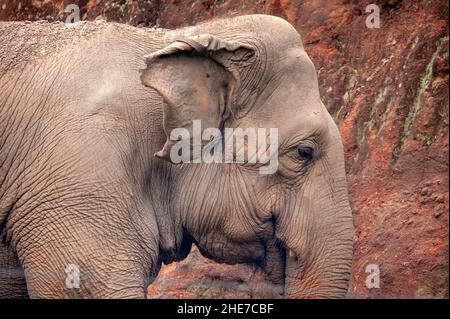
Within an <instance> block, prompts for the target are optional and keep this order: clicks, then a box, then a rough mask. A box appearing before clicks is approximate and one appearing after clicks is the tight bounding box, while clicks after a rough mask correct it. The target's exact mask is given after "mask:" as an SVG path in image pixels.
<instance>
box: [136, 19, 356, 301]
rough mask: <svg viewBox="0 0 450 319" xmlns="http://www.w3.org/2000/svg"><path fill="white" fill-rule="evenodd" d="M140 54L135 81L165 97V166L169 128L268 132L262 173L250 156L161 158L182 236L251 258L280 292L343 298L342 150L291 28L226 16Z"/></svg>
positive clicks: (346, 229) (235, 257) (348, 230)
mask: <svg viewBox="0 0 450 319" xmlns="http://www.w3.org/2000/svg"><path fill="white" fill-rule="evenodd" d="M145 58H146V63H147V68H146V69H145V70H143V71H142V75H141V80H142V83H143V84H144V85H145V86H147V87H150V88H152V89H155V90H156V91H157V92H158V93H159V94H160V95H161V96H162V97H163V100H164V102H165V104H164V110H163V127H164V132H165V134H166V136H167V140H166V142H165V144H164V145H163V146H162V148H161V150H160V151H159V152H157V153H156V154H155V155H156V156H157V157H159V158H161V159H162V160H167V161H169V162H174V161H173V160H172V159H171V150H172V149H173V147H174V146H175V144H176V143H177V141H176V140H174V139H173V138H171V133H172V132H173V131H174V130H175V129H177V128H183V129H185V130H186V131H187V132H190V133H193V131H194V128H193V122H194V121H195V120H200V121H201V124H202V129H206V128H213V129H215V130H216V131H215V132H222V133H223V132H224V130H226V129H227V128H235V129H236V128H240V129H242V130H246V129H249V128H277V130H278V131H277V132H278V145H277V158H278V162H277V164H278V166H277V168H276V170H274V171H273V172H271V174H261V170H260V168H261V166H262V164H261V163H260V162H258V161H256V162H255V161H251V160H250V158H249V156H247V157H246V158H245V160H244V162H243V163H229V162H222V163H216V162H213V163H205V162H200V163H181V164H178V165H176V164H170V165H172V168H171V173H172V175H173V176H172V181H173V184H174V186H173V188H174V189H173V190H172V191H171V193H173V195H172V198H171V204H170V209H171V211H174V212H176V214H178V216H179V220H180V221H181V224H182V227H183V229H184V231H185V238H190V239H191V240H192V242H194V243H195V244H196V245H197V246H198V247H199V249H200V251H201V252H202V253H203V254H204V255H205V256H207V257H210V258H212V259H214V260H216V261H219V262H226V263H231V264H233V263H255V264H257V265H259V266H260V267H262V268H263V270H264V271H265V272H266V273H267V274H268V275H269V276H270V278H271V279H272V280H273V281H274V282H275V283H277V284H280V285H284V287H285V290H284V291H285V294H286V296H288V297H293V298H317V297H343V296H345V294H346V291H347V287H348V281H349V277H350V270H351V259H352V245H353V224H352V214H351V210H350V207H349V201H348V197H347V196H348V194H347V185H346V178H345V167H344V156H343V147H342V143H341V139H340V136H339V132H338V129H337V126H336V125H335V123H334V121H333V119H332V118H331V116H330V115H329V113H328V111H327V109H326V108H325V106H324V105H323V104H322V102H321V99H320V94H319V88H318V81H317V76H316V72H315V68H314V65H313V64H312V62H311V60H310V59H309V57H308V55H307V54H306V53H305V50H304V48H303V46H302V43H301V39H300V36H299V34H298V33H297V32H296V30H295V29H294V28H293V27H292V26H291V25H290V24H288V23H287V22H286V21H284V20H282V19H280V18H275V17H270V16H263V15H256V16H244V17H237V18H234V19H231V20H224V22H223V23H220V22H217V21H216V22H215V23H214V24H212V25H209V24H205V25H200V26H198V27H194V28H188V29H185V30H183V31H181V32H179V33H177V34H176V37H175V38H174V39H173V41H172V40H171V41H168V43H167V46H166V47H164V48H162V49H161V50H159V51H156V52H151V53H150V54H149V55H148V56H146V57H145ZM246 132H248V131H246ZM203 133H204V132H203ZM194 135H195V134H194ZM231 138H233V137H231ZM207 142H208V141H206V142H205V141H203V144H202V145H201V146H204V145H205V144H207ZM269 143H270V142H269ZM191 144H193V147H195V142H193V141H191ZM249 148H250V143H248V142H245V143H242V144H241V146H240V149H239V147H235V148H233V149H232V153H233V156H234V157H236V156H237V153H238V152H239V151H241V150H242V149H243V150H244V151H248V150H249ZM193 154H194V155H193V156H191V157H190V159H191V160H194V159H195V156H197V155H198V154H197V155H195V152H194V153H193Z"/></svg>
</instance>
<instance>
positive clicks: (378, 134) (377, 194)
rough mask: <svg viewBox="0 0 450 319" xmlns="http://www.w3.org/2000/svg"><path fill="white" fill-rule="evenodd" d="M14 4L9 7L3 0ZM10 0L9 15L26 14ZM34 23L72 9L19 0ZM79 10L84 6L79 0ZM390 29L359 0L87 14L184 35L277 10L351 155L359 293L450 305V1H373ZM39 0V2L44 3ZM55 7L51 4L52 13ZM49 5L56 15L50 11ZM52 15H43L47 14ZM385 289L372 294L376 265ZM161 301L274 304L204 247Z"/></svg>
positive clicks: (187, 2) (92, 8) (257, 284)
mask: <svg viewBox="0 0 450 319" xmlns="http://www.w3.org/2000/svg"><path fill="white" fill-rule="evenodd" d="M6 2H7V3H8V6H7V7H6V9H3V10H2V9H1V8H2V5H3V4H4V3H6ZM18 2H19V1H15V0H13V1H9V0H8V1H5V0H0V19H2V20H5V19H11V20H14V19H27V18H28V17H27V15H26V14H24V13H20V12H19V13H17V10H16V11H14V10H13V11H11V10H10V9H8V8H9V5H10V4H11V3H14V4H16V5H17V3H18ZM20 2H21V3H22V5H23V7H22V10H23V8H24V7H27V8H31V9H27V10H29V11H27V12H32V13H33V14H34V15H35V16H38V17H40V15H39V14H41V13H42V12H44V11H43V10H47V11H45V12H46V13H45V14H46V15H49V13H47V12H50V11H51V10H53V11H51V13H50V18H49V17H47V19H50V20H51V19H57V18H58V17H59V15H60V14H61V12H62V8H63V7H64V3H66V2H68V1H53V3H56V5H52V4H50V6H53V7H52V8H53V9H48V8H47V7H46V6H49V1H45V0H33V1H20ZM70 2H71V3H76V2H77V1H70ZM374 2H375V3H376V4H378V6H379V8H380V28H374V29H370V28H368V27H367V26H366V23H365V21H366V18H367V17H368V15H369V13H366V11H365V10H366V6H367V5H368V4H370V3H371V1H356V0H316V1H313V0H305V1H295V0H267V1H263V0H260V1H258V0H252V1H245V2H243V1H239V0H216V1H214V0H207V1H203V0H202V1H192V0H170V1H144V0H134V1H132V0H129V1H120V0H115V1H112V0H89V1H80V4H81V6H82V13H83V18H84V19H90V20H91V19H94V18H96V17H97V16H99V15H103V16H104V17H106V18H107V19H110V20H115V21H120V22H126V23H130V24H133V25H138V24H141V25H157V26H161V27H165V28H175V27H180V26H186V25H192V24H195V23H197V22H200V21H204V20H207V19H211V18H215V17H223V16H230V15H236V14H245V13H267V14H272V15H277V16H280V17H283V18H285V19H287V20H288V21H289V22H291V23H292V24H293V25H294V26H295V27H296V28H297V30H298V31H299V32H300V34H301V35H302V38H303V42H304V45H305V49H306V51H307V52H308V54H309V56H310V57H311V59H312V60H313V62H314V64H315V66H316V68H317V71H318V76H319V85H320V88H321V94H322V97H323V101H324V104H325V105H326V106H327V107H328V109H329V111H330V113H331V114H332V115H333V117H334V118H335V120H336V122H337V123H338V125H339V129H340V131H341V134H342V138H343V141H344V147H345V151H346V167H347V172H348V182H349V192H350V200H351V206H352V208H353V213H354V219H355V221H354V223H355V251H354V261H353V275H352V282H351V287H350V293H349V296H350V297H363V298H367V297H382V298H384V297H388V298H389V297H419V296H427V297H430V296H436V297H447V298H448V203H449V195H448V194H449V184H448V165H449V158H448V155H449V154H448V150H449V149H448V124H449V100H448V92H447V90H448V4H447V1H443V0H439V1H419V0H417V1H401V0H381V1H374ZM38 3H41V4H40V5H42V6H41V7H39V5H38ZM45 8H47V9H45ZM48 10H50V11H48ZM44 18H45V17H44ZM369 264H376V265H378V267H379V269H380V275H381V279H380V288H372V289H369V288H367V287H366V279H367V276H368V275H369V274H368V273H366V267H367V266H368V265H369ZM148 295H149V297H153V298H165V297H166V298H167V297H173V298H196V297H199V298H207V297H262V298H264V297H270V296H275V297H277V295H276V294H274V293H273V291H272V290H271V287H270V285H267V284H266V282H265V280H264V276H263V275H261V274H259V273H257V272H255V270H254V269H253V268H251V267H248V266H227V265H218V264H216V263H214V262H212V261H208V260H206V259H205V258H203V257H201V256H200V255H199V253H198V252H197V251H194V252H193V253H191V255H190V257H189V258H188V259H186V260H185V261H182V262H180V263H177V264H172V265H169V266H165V267H163V269H162V272H161V274H160V276H159V277H158V278H157V280H156V282H155V283H154V284H153V285H152V286H151V287H150V289H149V293H148Z"/></svg>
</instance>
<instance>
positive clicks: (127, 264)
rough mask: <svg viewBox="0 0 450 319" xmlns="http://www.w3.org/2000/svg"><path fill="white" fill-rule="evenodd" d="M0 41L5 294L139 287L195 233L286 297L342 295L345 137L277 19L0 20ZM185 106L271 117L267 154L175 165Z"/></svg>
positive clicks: (208, 117) (206, 120) (227, 118)
mask: <svg viewBox="0 0 450 319" xmlns="http://www.w3.org/2000/svg"><path fill="white" fill-rule="evenodd" d="M0 48H1V49H0V61H1V63H0V87H1V91H0V165H1V166H0V235H1V244H0V269H4V271H3V270H2V271H1V272H0V275H2V274H3V275H2V276H1V278H0V297H10V298H11V297H23V296H29V297H31V298H145V296H146V287H147V286H148V285H149V284H150V283H151V282H152V280H153V279H154V278H155V276H156V275H157V274H158V271H159V268H160V266H161V263H162V262H164V263H171V262H173V261H178V260H181V259H183V258H185V257H186V256H187V254H188V253H189V251H190V248H191V245H192V244H195V245H197V246H198V247H199V249H200V251H201V252H202V254H203V255H205V256H207V257H209V258H211V259H214V260H216V261H218V262H225V263H230V264H235V263H254V264H257V265H258V266H259V267H261V268H262V269H263V270H264V271H265V272H266V273H267V274H268V276H269V278H271V279H272V281H273V282H274V284H275V285H276V286H278V287H281V289H282V290H283V292H284V294H285V297H287V298H338V297H344V296H345V294H346V291H347V288H348V281H349V278H350V271H351V259H352V245H353V222H352V214H351V210H350V207H349V202H348V198H347V186H346V179H345V168H344V157H343V149H342V145H341V140H340V136H339V132H338V130H337V127H336V125H335V124H334V122H333V120H332V118H331V116H330V115H329V113H328V112H327V110H326V108H325V107H324V105H323V104H322V102H321V100H320V95H319V89H318V84H317V77H316V72H315V68H314V66H313V64H312V62H311V61H310V59H309V58H308V56H307V54H306V53H305V51H304V49H303V46H302V44H301V39H300V36H299V35H298V33H297V32H296V31H295V29H294V28H293V27H292V26H291V25H289V24H288V23H287V22H286V21H284V20H282V19H280V18H275V17H271V16H265V15H250V16H241V17H235V18H231V19H225V20H217V21H212V22H208V23H204V24H201V25H198V26H194V27H188V28H184V29H179V30H161V29H139V28H133V27H129V26H125V25H119V24H113V23H106V22H93V23H82V24H81V25H80V26H78V27H76V28H74V27H72V28H69V27H66V26H65V25H64V24H62V23H56V24H50V23H40V24H29V23H0ZM193 120H201V121H202V128H207V127H213V128H218V129H220V130H223V129H224V128H242V129H246V128H278V132H279V133H278V135H279V138H278V139H279V149H278V152H279V165H278V170H277V171H276V173H274V174H269V175H264V174H260V173H259V164H253V163H248V162H246V163H241V164H237V163H220V164H218V163H217V164H216V163H213V164H206V163H202V164H189V163H183V164H172V163H171V160H170V156H169V154H170V149H171V147H172V146H173V141H171V140H170V139H169V138H168V137H169V136H170V132H171V131H172V130H173V129H174V128H180V127H181V128H186V129H187V130H192V121H193ZM243 147H244V148H245V147H247V146H246V145H245V144H244V145H243ZM235 151H237V150H235ZM68 265H76V266H77V268H78V269H79V274H80V276H79V279H80V281H79V288H73V287H72V288H70V287H69V288H68V287H67V282H66V279H67V271H68V270H67V269H68V268H67V267H68ZM12 273H13V274H14V275H11V274H12ZM5 274H6V275H5ZM25 285H26V287H25Z"/></svg>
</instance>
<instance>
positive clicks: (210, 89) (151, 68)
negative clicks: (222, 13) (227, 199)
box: [141, 34, 254, 162]
mask: <svg viewBox="0 0 450 319" xmlns="http://www.w3.org/2000/svg"><path fill="white" fill-rule="evenodd" d="M253 55H254V51H253V49H252V48H251V47H250V46H249V45H246V44H243V43H239V42H229V41H224V40H221V39H219V38H217V37H214V36H212V35H209V34H201V35H197V36H192V37H188V38H185V39H181V40H177V41H175V42H173V43H172V44H170V45H168V46H166V47H165V48H163V49H161V50H159V51H156V52H154V53H152V54H149V55H147V56H145V62H146V64H147V68H146V69H145V70H143V71H142V75H141V81H142V83H143V84H144V85H145V86H148V87H151V88H153V89H155V90H156V91H157V92H159V93H160V94H161V95H162V97H163V100H164V102H165V103H164V109H163V128H164V132H165V134H166V137H167V140H166V142H165V144H164V147H163V148H162V150H160V151H159V152H157V153H156V154H155V156H157V157H159V158H162V159H165V160H167V161H169V162H171V160H170V149H171V147H172V146H173V145H174V144H175V143H177V141H176V140H171V138H170V135H171V132H172V130H174V129H176V128H184V129H186V130H188V131H189V133H190V136H191V145H193V140H197V139H192V136H193V121H194V120H200V121H201V122H200V123H201V128H202V130H204V129H206V128H218V129H221V128H222V126H223V123H224V121H225V120H226V119H227V118H228V117H229V116H230V115H231V114H233V112H234V110H233V108H234V105H233V104H234V103H233V101H234V98H235V97H234V96H233V95H234V92H235V88H236V87H237V86H238V85H239V79H240V77H239V70H240V68H242V67H243V65H245V64H246V63H249V60H250V58H251V57H252V56H253ZM198 133H201V132H196V134H198ZM200 136H201V135H200ZM198 155H199V154H197V155H196V154H194V155H193V156H194V157H195V156H198Z"/></svg>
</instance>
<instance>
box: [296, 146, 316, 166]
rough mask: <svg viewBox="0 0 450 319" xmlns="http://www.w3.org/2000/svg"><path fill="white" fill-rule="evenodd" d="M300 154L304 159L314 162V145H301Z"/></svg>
mask: <svg viewBox="0 0 450 319" xmlns="http://www.w3.org/2000/svg"><path fill="white" fill-rule="evenodd" d="M297 151H298V156H299V157H300V159H301V160H302V161H305V162H308V163H309V162H312V160H313V159H314V149H313V148H312V147H303V146H302V147H299V148H298V150H297Z"/></svg>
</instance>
